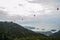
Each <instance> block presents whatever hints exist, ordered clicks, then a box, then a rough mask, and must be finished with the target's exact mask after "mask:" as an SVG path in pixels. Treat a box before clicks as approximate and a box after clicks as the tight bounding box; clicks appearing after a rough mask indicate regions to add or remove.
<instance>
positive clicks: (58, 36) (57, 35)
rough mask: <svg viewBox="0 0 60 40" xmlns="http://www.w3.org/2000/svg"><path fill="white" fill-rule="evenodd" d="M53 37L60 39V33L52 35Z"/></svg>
mask: <svg viewBox="0 0 60 40" xmlns="http://www.w3.org/2000/svg"><path fill="white" fill-rule="evenodd" d="M50 36H51V37H54V38H60V31H58V32H56V33H54V34H52V35H50Z"/></svg>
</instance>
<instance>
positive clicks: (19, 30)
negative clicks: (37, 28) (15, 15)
mask: <svg viewBox="0 0 60 40" xmlns="http://www.w3.org/2000/svg"><path fill="white" fill-rule="evenodd" d="M0 40H60V39H55V38H52V37H48V36H46V35H43V34H41V33H35V32H33V31H31V30H28V29H25V28H24V27H22V26H21V25H18V24H16V23H13V22H0Z"/></svg>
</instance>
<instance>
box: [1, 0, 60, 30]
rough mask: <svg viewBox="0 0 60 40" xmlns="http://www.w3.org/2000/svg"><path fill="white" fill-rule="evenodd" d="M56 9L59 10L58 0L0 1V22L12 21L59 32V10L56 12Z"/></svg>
mask: <svg viewBox="0 0 60 40" xmlns="http://www.w3.org/2000/svg"><path fill="white" fill-rule="evenodd" d="M57 7H58V8H60V0H0V20H12V21H15V22H17V23H19V24H21V25H23V26H34V27H36V28H40V29H39V30H41V29H44V28H45V31H47V30H51V29H57V30H59V29H60V10H56V9H57ZM34 15H36V16H35V17H34ZM22 18H23V21H22ZM35 30H37V29H35Z"/></svg>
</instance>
